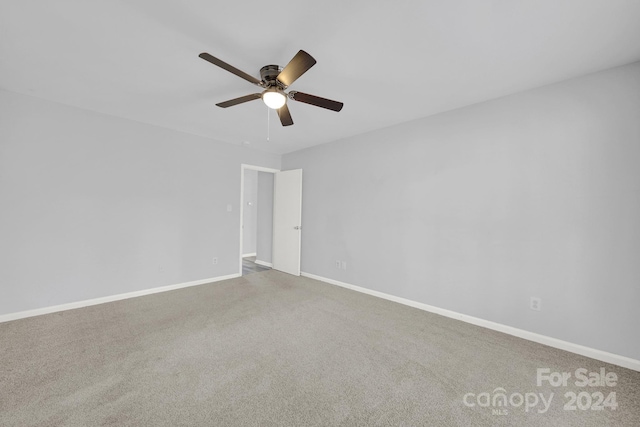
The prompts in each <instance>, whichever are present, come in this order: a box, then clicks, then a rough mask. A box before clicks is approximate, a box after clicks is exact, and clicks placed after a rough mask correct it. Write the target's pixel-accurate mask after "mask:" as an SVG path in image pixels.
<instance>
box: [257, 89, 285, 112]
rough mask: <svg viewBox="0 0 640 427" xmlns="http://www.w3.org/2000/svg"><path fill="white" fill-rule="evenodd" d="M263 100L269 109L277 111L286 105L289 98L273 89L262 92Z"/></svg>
mask: <svg viewBox="0 0 640 427" xmlns="http://www.w3.org/2000/svg"><path fill="white" fill-rule="evenodd" d="M262 100H263V101H264V103H265V104H267V107H269V108H272V109H274V110H277V109H279V108H280V107H282V106H283V105H284V104H286V102H287V97H286V95H285V94H284V93H282V92H281V91H279V90H278V89H276V88H271V89H267V90H265V91H264V92H262Z"/></svg>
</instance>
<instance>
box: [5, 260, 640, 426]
mask: <svg viewBox="0 0 640 427" xmlns="http://www.w3.org/2000/svg"><path fill="white" fill-rule="evenodd" d="M537 368H549V369H550V371H552V372H555V371H557V372H571V373H572V374H573V373H575V370H576V369H579V368H585V369H587V370H588V371H589V372H592V371H593V372H600V369H601V368H605V369H606V371H607V372H613V373H615V374H616V376H617V382H616V385H615V386H610V387H603V386H599V387H578V386H576V385H575V384H574V382H575V377H573V376H572V378H571V379H570V380H569V382H568V385H567V386H566V387H565V386H560V387H556V388H554V387H551V386H549V384H548V383H546V382H545V384H544V385H543V386H540V387H539V386H537V384H536V372H537V371H536V370H537ZM500 388H501V389H500ZM496 389H498V390H496ZM501 392H504V393H505V395H506V396H507V406H498V403H501V402H502V400H501V399H500V398H499V397H498V399H497V400H496V405H495V406H493V404H492V402H493V399H492V398H493V396H494V395H498V396H499V394H500V393H501ZM571 392H573V393H575V394H576V396H579V395H580V394H581V393H582V395H581V397H580V399H579V402H578V403H580V406H582V407H583V408H586V409H580V408H579V407H577V406H576V410H565V409H564V405H565V404H566V403H571V402H570V401H569V400H570V397H565V394H566V393H571ZM598 392H600V393H602V394H603V396H604V397H607V396H609V393H611V392H615V396H616V403H617V405H618V406H617V408H616V409H615V410H614V409H611V408H610V407H609V406H608V405H607V406H603V409H601V410H597V409H591V407H593V405H594V404H595V403H597V401H598V400H599V395H598V394H597V393H598ZM468 393H473V394H472V395H470V394H468ZM483 393H488V394H483ZM534 393H535V394H536V395H537V396H539V395H540V394H542V396H543V397H544V398H545V399H546V400H548V399H549V396H550V394H551V393H553V394H554V396H553V398H552V400H551V402H550V404H549V407H548V410H547V411H546V412H543V413H541V412H539V410H543V408H544V405H543V403H542V402H541V401H540V402H539V403H538V405H536V406H534V407H532V408H529V409H528V411H527V410H526V408H525V406H526V404H525V403H522V404H521V405H519V403H520V402H521V401H522V400H521V399H527V400H529V403H530V404H531V405H532V404H533V402H534V398H533V395H534ZM594 393H595V394H594ZM465 395H466V396H467V402H468V403H470V404H474V405H475V406H473V407H471V406H467V405H465V403H464V397H465ZM569 396H570V395H569ZM487 398H489V400H487ZM538 399H539V400H540V398H538ZM510 401H511V402H510ZM589 401H592V402H589ZM486 403H490V404H489V406H486V405H485V404H486ZM587 403H589V405H587ZM608 403H612V400H609V402H608ZM479 404H482V405H485V406H480V405H479ZM505 410H506V414H505V412H504V411H505ZM0 425H2V426H20V427H22V426H109V425H113V426H333V425H342V426H378V425H380V426H396V425H404V426H493V425H514V426H515V425H517V426H526V425H535V426H564V425H567V426H604V425H612V426H640V373H639V372H635V371H630V370H628V369H624V368H621V367H617V366H614V365H608V364H606V363H603V362H599V361H596V360H592V359H588V358H585V357H581V356H577V355H574V354H571V353H567V352H563V351H561V350H557V349H553V348H550V347H546V346H543V345H539V344H535V343H532V342H529V341H525V340H522V339H519V338H515V337H512V336H508V335H504V334H501V333H498V332H494V331H490V330H485V329H482V328H479V327H475V326H472V325H469V324H465V323H463V322H459V321H455V320H452V319H448V318H445V317H441V316H437V315H434V314H431V313H427V312H423V311H420V310H417V309H413V308H410V307H406V306H403V305H400V304H396V303H393V302H390V301H386V300H382V299H378V298H375V297H371V296H367V295H363V294H360V293H357V292H353V291H350V290H346V289H342V288H339V287H335V286H332V285H328V284H325V283H321V282H318V281H315V280H311V279H307V278H298V277H293V276H289V275H286V274H283V273H280V272H277V271H266V272H261V273H255V274H251V275H248V276H245V277H241V278H237V279H232V280H227V281H224V282H218V283H212V284H209V285H202V286H197V287H192V288H186V289H182V290H177V291H172V292H165V293H161V294H155V295H149V296H144V297H139V298H133V299H129V300H124V301H118V302H113V303H108V304H102V305H98V306H93V307H86V308H82V309H77V310H70V311H65V312H60V313H54V314H49V315H44V316H39V317H33V318H28V319H22V320H17V321H13V322H6V323H3V324H0Z"/></svg>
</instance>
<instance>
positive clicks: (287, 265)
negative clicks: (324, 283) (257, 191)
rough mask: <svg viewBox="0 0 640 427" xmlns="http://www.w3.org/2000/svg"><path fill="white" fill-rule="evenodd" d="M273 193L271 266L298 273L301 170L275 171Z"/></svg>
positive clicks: (300, 231)
mask: <svg viewBox="0 0 640 427" xmlns="http://www.w3.org/2000/svg"><path fill="white" fill-rule="evenodd" d="M273 193H274V194H273V253H272V263H273V268H274V269H275V270H280V271H283V272H285V273H289V274H293V275H295V276H299V275H300V238H301V234H302V224H301V221H302V169H294V170H290V171H284V172H276V174H275V176H274V184H273Z"/></svg>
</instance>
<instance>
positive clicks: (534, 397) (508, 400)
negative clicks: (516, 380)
mask: <svg viewBox="0 0 640 427" xmlns="http://www.w3.org/2000/svg"><path fill="white" fill-rule="evenodd" d="M617 384H618V376H617V375H616V374H615V373H614V372H607V371H606V369H605V368H600V370H599V371H593V372H590V371H589V370H588V369H585V368H578V369H576V370H575V371H573V372H552V371H551V369H549V368H538V369H537V371H536V386H537V387H543V386H550V387H553V388H559V387H574V388H575V387H577V388H587V387H588V388H590V389H591V390H592V388H594V387H615V386H616V385H617ZM554 395H555V393H553V392H552V393H549V394H548V395H545V394H544V393H540V392H532V391H530V392H526V393H519V392H515V393H511V394H509V395H507V390H505V389H504V388H503V387H497V388H495V389H494V390H493V392H488V391H485V392H482V393H478V394H476V393H466V394H465V395H464V396H463V397H462V402H463V403H464V404H465V406H467V407H469V408H473V407H476V406H477V407H480V408H491V413H492V414H493V415H508V414H509V410H510V409H511V408H522V410H524V412H527V413H528V412H532V413H539V414H544V413H545V412H547V411H548V410H549V408H550V407H551V403H552V401H553V397H554ZM617 408H618V402H617V400H616V392H615V391H610V392H609V393H608V394H606V395H605V393H604V392H602V391H577V392H576V391H574V390H569V391H567V392H566V393H564V407H563V409H564V410H565V411H576V410H581V411H586V410H592V411H602V410H612V411H615V410H616V409H617Z"/></svg>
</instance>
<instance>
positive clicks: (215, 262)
mask: <svg viewBox="0 0 640 427" xmlns="http://www.w3.org/2000/svg"><path fill="white" fill-rule="evenodd" d="M213 265H218V257H213Z"/></svg>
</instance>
